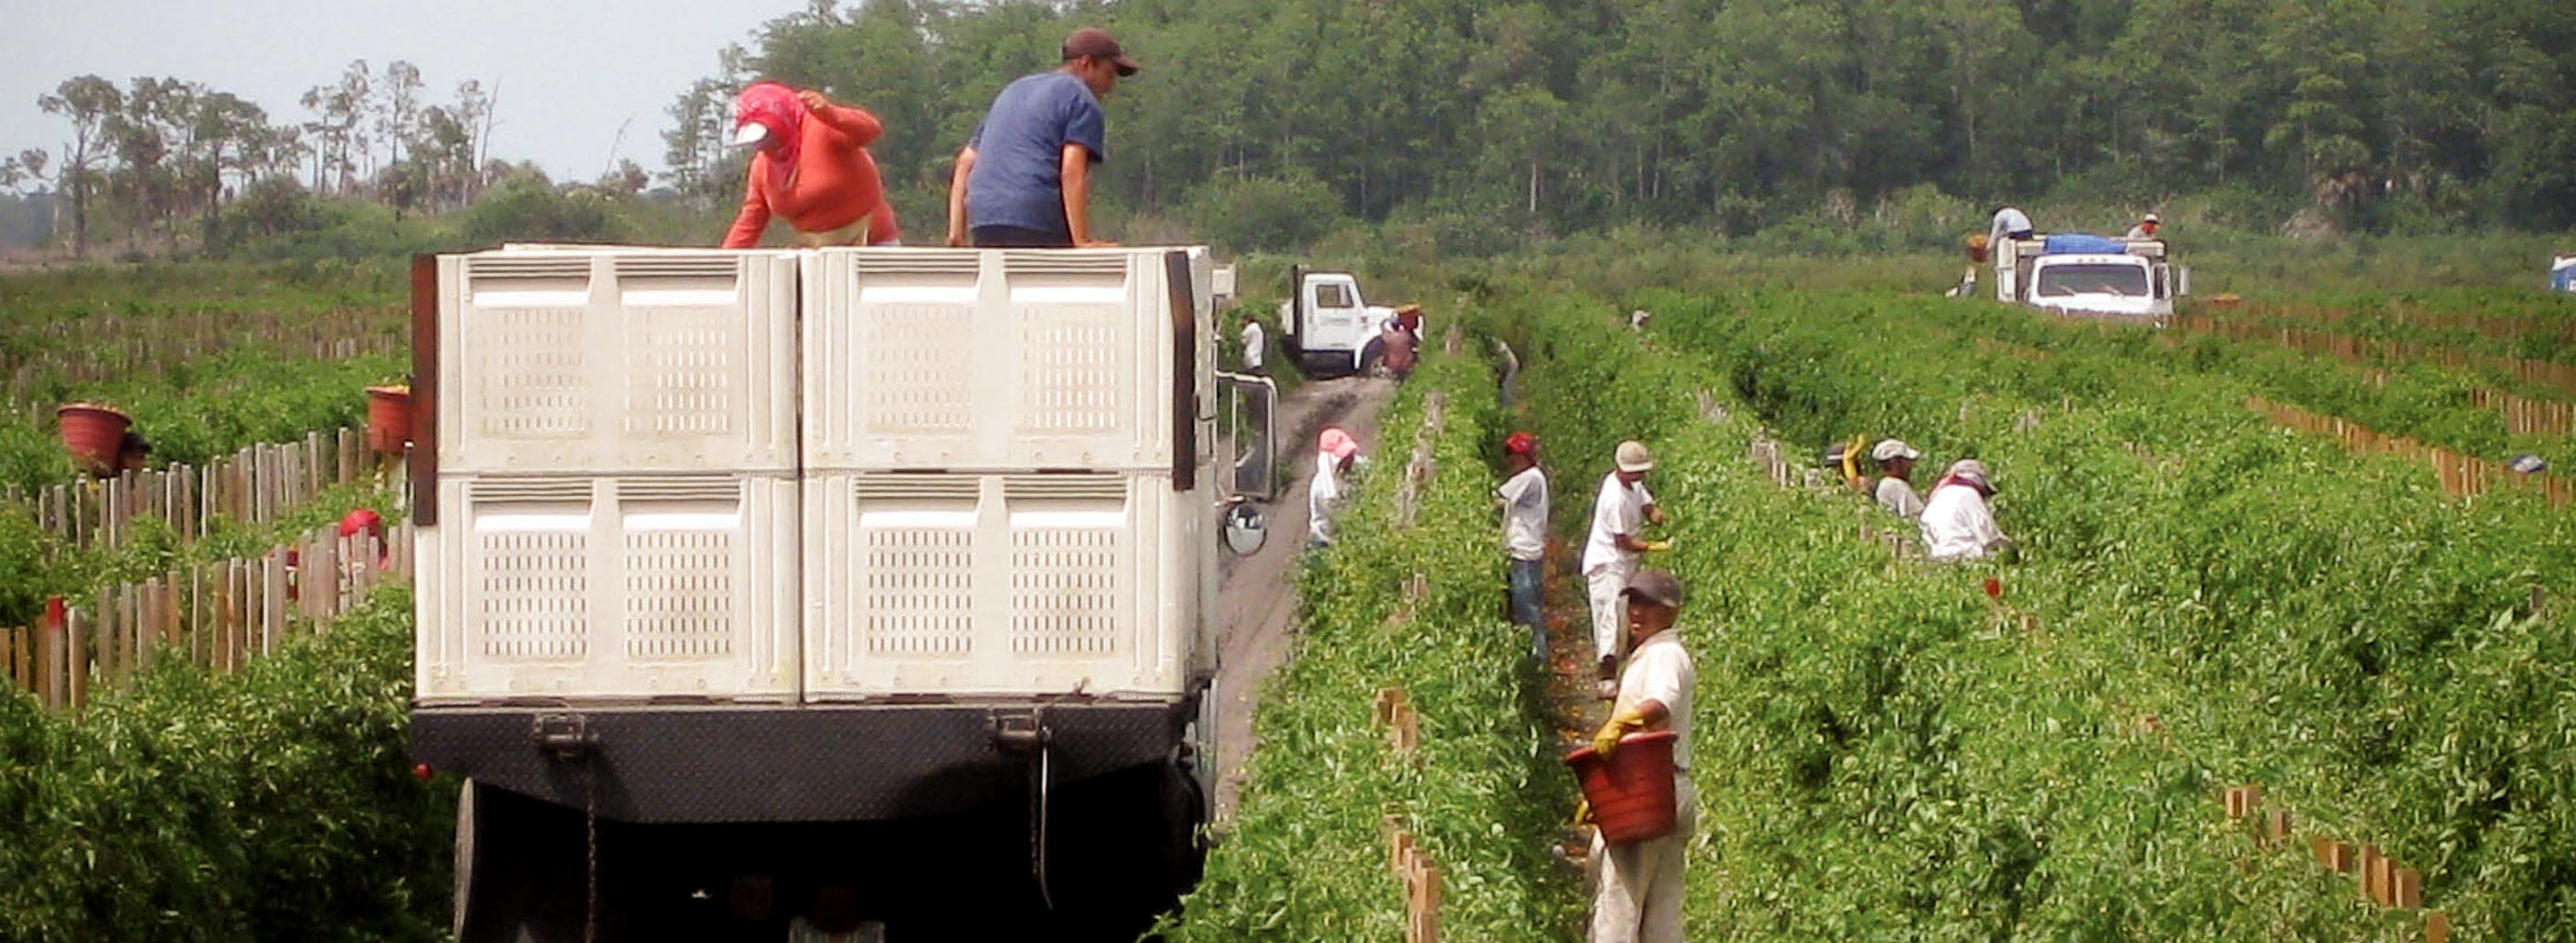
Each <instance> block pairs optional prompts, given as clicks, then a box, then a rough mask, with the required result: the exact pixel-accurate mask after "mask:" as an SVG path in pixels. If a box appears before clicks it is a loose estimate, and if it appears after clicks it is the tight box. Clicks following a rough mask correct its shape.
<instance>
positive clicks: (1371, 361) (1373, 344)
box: [1353, 340, 1386, 377]
mask: <svg viewBox="0 0 2576 943" xmlns="http://www.w3.org/2000/svg"><path fill="white" fill-rule="evenodd" d="M1385 373H1386V342H1385V341H1382V340H1372V341H1369V342H1368V346H1366V347H1362V348H1360V368H1359V370H1358V372H1356V373H1355V374H1353V375H1354V376H1363V377H1374V376H1381V375H1384V374H1385Z"/></svg>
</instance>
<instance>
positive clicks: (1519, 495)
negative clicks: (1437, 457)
mask: <svg viewBox="0 0 2576 943" xmlns="http://www.w3.org/2000/svg"><path fill="white" fill-rule="evenodd" d="M1503 463H1504V464H1505V465H1507V466H1509V467H1510V468H1511V471H1512V474H1511V477H1509V478H1505V479H1503V484H1502V486H1501V487H1498V488H1495V489H1494V500H1495V501H1496V502H1497V503H1499V504H1501V505H1502V506H1503V556H1504V557H1505V564H1504V565H1505V573H1506V574H1507V575H1508V576H1509V577H1510V587H1511V596H1512V621H1514V622H1518V623H1520V624H1521V625H1523V626H1525V627H1527V628H1528V629H1529V631H1530V658H1531V659H1532V660H1534V661H1537V662H1538V663H1539V664H1542V665H1544V664H1546V663H1547V620H1546V619H1545V617H1544V616H1543V615H1542V614H1541V613H1540V612H1539V588H1540V586H1541V584H1542V580H1541V577H1543V576H1544V575H1545V573H1544V567H1545V563H1546V556H1547V504H1548V495H1547V473H1546V472H1543V471H1540V470H1539V467H1538V437H1537V436H1534V435H1531V434H1529V433H1527V432H1515V433H1512V435H1511V437H1510V438H1507V439H1504V440H1503Z"/></svg>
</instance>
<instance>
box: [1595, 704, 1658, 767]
mask: <svg viewBox="0 0 2576 943" xmlns="http://www.w3.org/2000/svg"><path fill="white" fill-rule="evenodd" d="M1645 727H1646V715H1644V714H1640V713H1637V712H1636V711H1635V710H1633V709H1631V710H1624V711H1620V712H1618V713H1616V714H1612V715H1610V722H1609V723H1606V724H1602V725H1601V732H1599V733H1596V734H1593V735H1592V752H1594V753H1598V754H1601V757H1602V758H1603V759H1608V758H1609V756H1610V754H1612V753H1614V752H1617V751H1618V749H1619V738H1621V737H1624V736H1627V735H1629V734H1632V733H1636V732H1637V731H1639V730H1643V729H1645Z"/></svg>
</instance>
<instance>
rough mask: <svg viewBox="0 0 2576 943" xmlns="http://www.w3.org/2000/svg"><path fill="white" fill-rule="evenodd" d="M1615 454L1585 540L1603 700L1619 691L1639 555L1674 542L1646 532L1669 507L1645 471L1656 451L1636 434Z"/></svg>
mask: <svg viewBox="0 0 2576 943" xmlns="http://www.w3.org/2000/svg"><path fill="white" fill-rule="evenodd" d="M1615 457H1616V459H1617V460H1618V469H1617V470H1616V471H1613V472H1611V473H1610V474H1608V475H1605V476H1603V477H1602V479H1601V493H1600V496H1599V497H1596V498H1594V499H1593V501H1592V535H1591V537H1589V538H1588V539H1586V540H1585V541H1584V542H1583V579H1584V582H1585V583H1586V584H1588V586H1589V588H1590V590H1591V594H1592V651H1593V654H1594V655H1595V656H1596V657H1598V658H1599V659H1600V668H1601V681H1600V685H1599V693H1600V695H1601V698H1602V699H1603V700H1608V699H1609V698H1610V696H1611V695H1612V694H1615V693H1617V691H1618V685H1619V683H1618V680H1617V679H1618V677H1619V632H1620V630H1621V629H1622V628H1623V627H1625V626H1626V625H1627V621H1628V620H1627V611H1626V606H1625V605H1624V599H1625V597H1624V596H1623V595H1622V592H1621V591H1623V590H1625V589H1627V588H1628V578H1629V577H1630V576H1634V575H1636V572H1637V555H1638V554H1640V553H1644V552H1646V551H1648V550H1670V549H1672V546H1673V545H1672V544H1671V542H1669V541H1661V540H1657V541H1649V540H1646V539H1645V537H1644V533H1645V529H1646V525H1647V524H1650V523H1651V524H1661V523H1663V522H1664V509H1662V508H1660V507H1656V506H1655V496H1654V495H1653V494H1650V493H1648V492H1647V491H1646V473H1647V472H1650V471H1653V470H1654V469H1655V457H1654V456H1653V455H1652V454H1649V453H1648V452H1647V451H1646V444H1645V443H1643V442H1637V441H1634V440H1631V441H1627V442H1621V443H1619V451H1618V454H1617V455H1616V456H1615Z"/></svg>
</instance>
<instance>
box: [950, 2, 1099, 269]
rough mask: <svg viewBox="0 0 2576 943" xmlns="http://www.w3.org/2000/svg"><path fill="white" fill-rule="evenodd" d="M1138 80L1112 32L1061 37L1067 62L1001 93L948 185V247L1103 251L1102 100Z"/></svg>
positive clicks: (1088, 29) (1082, 32)
mask: <svg viewBox="0 0 2576 943" xmlns="http://www.w3.org/2000/svg"><path fill="white" fill-rule="evenodd" d="M1134 74H1136V60H1134V59H1130V58H1127V52H1126V50H1123V49H1120V48H1118V41H1117V40H1115V39H1111V38H1109V31H1108V30H1104V29H1101V28H1099V27H1096V26H1085V27H1083V28H1081V29H1078V30H1074V31H1073V34H1072V35H1070V36H1067V37H1065V38H1064V65H1063V66H1062V67H1061V68H1058V69H1057V70H1055V71H1053V72H1041V73H1038V74H1036V75H1032V76H1028V77H1025V78H1022V79H1020V80H1018V81H1016V82H1012V83H1011V84H1009V85H1007V86H1004V87H1003V88H1002V94H1000V95H998V96H995V97H994V99H993V106H992V108H991V109H990V110H988V111H986V112H985V113H984V121H983V123H981V124H978V125H976V126H975V136H974V137H972V138H969V139H967V141H966V149H965V150H962V151H958V152H957V170H956V171H955V174H954V176H952V177H951V178H950V179H949V184H948V244H949V245H952V246H964V245H974V246H977V247H980V248H993V249H1011V248H1024V249H1025V248H1038V249H1063V248H1074V247H1082V246H1104V245H1109V243H1106V242H1101V241H1098V240H1095V239H1093V238H1092V237H1091V165H1093V164H1097V163H1100V162H1101V161H1104V160H1107V159H1109V152H1108V150H1107V139H1108V118H1107V116H1105V115H1104V114H1102V112H1101V110H1100V100H1101V99H1102V98H1105V97H1108V95H1109V93H1110V92H1111V91H1112V90H1114V89H1116V88H1117V87H1118V80H1119V79H1120V78H1122V77H1125V76H1130V75H1134Z"/></svg>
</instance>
